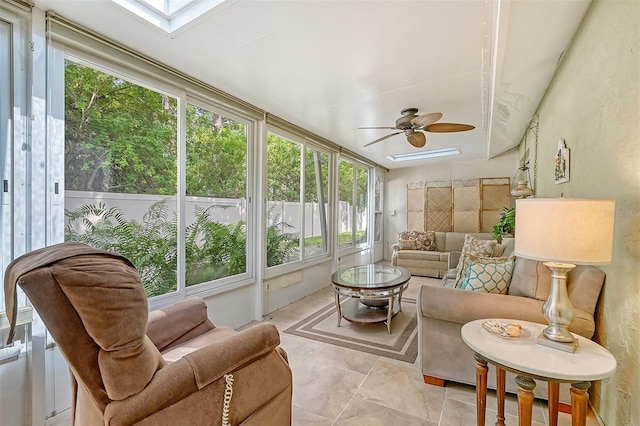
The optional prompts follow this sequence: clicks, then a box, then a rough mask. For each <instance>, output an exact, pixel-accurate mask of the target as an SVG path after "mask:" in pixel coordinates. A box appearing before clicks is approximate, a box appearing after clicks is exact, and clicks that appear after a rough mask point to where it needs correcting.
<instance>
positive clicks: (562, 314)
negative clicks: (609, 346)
mask: <svg viewBox="0 0 640 426" xmlns="http://www.w3.org/2000/svg"><path fill="white" fill-rule="evenodd" d="M614 219H615V201H614V200H601V199H573V198H564V197H560V198H528V199H518V200H516V224H515V229H516V233H515V235H516V241H515V250H514V253H515V255H516V256H520V257H524V258H528V259H533V260H540V261H544V263H543V264H544V265H545V266H546V267H547V268H549V269H550V270H551V289H550V291H549V297H548V298H547V301H546V302H545V303H544V305H543V307H542V313H543V314H544V317H545V318H546V319H547V321H548V323H549V326H548V327H547V328H546V329H544V331H543V333H542V335H541V336H540V338H538V343H540V344H542V345H546V346H550V347H554V348H557V349H562V350H565V351H567V352H574V351H575V348H576V346H577V339H575V338H574V337H573V335H572V334H571V332H569V330H568V327H569V324H570V323H571V321H572V320H573V318H574V312H573V306H572V305H571V301H570V300H569V296H568V294H567V276H568V273H569V271H571V270H572V269H573V268H575V266H576V265H604V264H608V263H611V255H612V247H613V224H614Z"/></svg>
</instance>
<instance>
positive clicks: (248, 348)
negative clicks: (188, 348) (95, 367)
mask: <svg viewBox="0 0 640 426" xmlns="http://www.w3.org/2000/svg"><path fill="white" fill-rule="evenodd" d="M279 343H280V336H279V334H278V330H277V329H276V327H275V326H274V325H273V324H269V323H262V324H258V325H256V326H254V327H251V328H249V329H246V330H243V331H241V332H238V333H236V334H233V335H231V336H229V337H228V338H227V339H224V340H222V341H220V342H215V343H212V344H210V345H208V346H205V347H203V348H201V349H198V350H196V351H194V352H192V353H190V354H189V355H185V356H184V357H183V358H181V359H179V360H177V361H176V362H174V363H171V364H169V365H167V366H165V367H163V368H161V369H160V370H158V371H157V372H156V374H155V375H154V376H153V378H152V380H151V381H150V382H149V383H148V384H147V386H146V387H145V388H144V389H143V390H142V391H141V392H139V393H137V394H135V395H132V396H131V397H129V398H127V399H124V400H121V401H113V402H111V403H110V404H109V405H107V407H106V409H105V424H109V425H121V424H122V425H124V424H133V423H135V422H137V421H140V420H142V419H144V418H146V417H148V416H150V415H152V414H154V413H156V412H157V411H160V410H162V409H163V408H166V407H168V406H170V405H173V404H175V403H177V402H179V401H180V400H183V399H185V398H187V397H188V396H189V395H192V394H195V393H196V392H198V391H199V390H201V389H202V388H204V387H206V386H208V385H209V384H211V383H213V382H215V381H216V380H218V379H221V378H223V377H224V375H225V374H228V373H233V372H235V371H237V370H239V369H242V368H244V367H245V366H247V365H250V364H251V363H253V362H257V361H258V360H259V359H264V357H266V356H270V355H273V356H275V359H272V360H271V361H272V362H270V363H269V365H270V366H264V365H262V366H261V367H260V368H261V371H264V374H265V375H268V376H273V375H282V374H283V371H281V370H282V368H284V369H286V370H288V367H286V361H285V360H284V359H283V357H282V356H281V355H280V353H279V352H278V351H276V347H277V345H278V344H279ZM276 364H280V365H281V367H282V368H280V369H278V368H277V367H276ZM289 371H290V370H289ZM277 381H278V379H276V378H274V377H272V382H274V383H275V382H277ZM272 390H273V391H276V392H280V391H281V389H272ZM263 391H264V389H263ZM265 397H266V394H265Z"/></svg>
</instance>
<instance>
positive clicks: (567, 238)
mask: <svg viewBox="0 0 640 426" xmlns="http://www.w3.org/2000/svg"><path fill="white" fill-rule="evenodd" d="M614 219H615V201H614V200H600V199H573V198H562V197H561V198H529V199H518V200H516V224H515V229H516V241H515V250H514V253H515V255H516V256H521V257H525V258H528V259H534V260H542V261H550V262H561V263H571V264H574V265H604V264H607V263H611V256H612V248H613V225H614Z"/></svg>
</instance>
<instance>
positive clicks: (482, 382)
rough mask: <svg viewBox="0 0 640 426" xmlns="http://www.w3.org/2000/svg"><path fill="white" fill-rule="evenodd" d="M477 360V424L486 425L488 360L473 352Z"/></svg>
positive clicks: (479, 425)
mask: <svg viewBox="0 0 640 426" xmlns="http://www.w3.org/2000/svg"><path fill="white" fill-rule="evenodd" d="M473 358H474V359H475V360H476V417H477V423H476V424H477V426H484V420H485V415H486V411H487V371H488V370H489V367H487V360H486V359H484V358H483V357H482V356H481V355H480V354H477V353H475V354H473Z"/></svg>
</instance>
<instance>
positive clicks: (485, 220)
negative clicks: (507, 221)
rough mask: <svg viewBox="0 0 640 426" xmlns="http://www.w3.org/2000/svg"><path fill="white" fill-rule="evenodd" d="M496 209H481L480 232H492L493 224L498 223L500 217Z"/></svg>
mask: <svg viewBox="0 0 640 426" xmlns="http://www.w3.org/2000/svg"><path fill="white" fill-rule="evenodd" d="M498 214H499V212H498V211H497V210H483V211H482V230H481V231H480V232H492V231H493V226H494V225H495V224H496V223H498V220H500V217H499V216H498Z"/></svg>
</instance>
